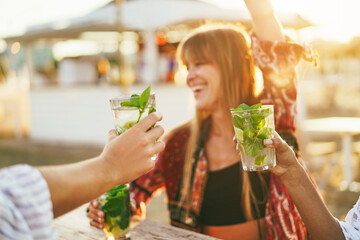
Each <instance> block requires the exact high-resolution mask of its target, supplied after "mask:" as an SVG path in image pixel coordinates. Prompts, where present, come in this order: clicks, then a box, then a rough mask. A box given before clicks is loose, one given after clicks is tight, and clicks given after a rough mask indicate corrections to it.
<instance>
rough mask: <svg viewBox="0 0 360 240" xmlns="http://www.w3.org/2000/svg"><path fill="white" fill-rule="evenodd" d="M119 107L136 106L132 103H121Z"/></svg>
mask: <svg viewBox="0 0 360 240" xmlns="http://www.w3.org/2000/svg"><path fill="white" fill-rule="evenodd" d="M120 105H121V106H122V107H138V105H137V104H135V103H132V102H122V103H120Z"/></svg>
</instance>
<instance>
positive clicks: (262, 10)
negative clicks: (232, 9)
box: [244, 0, 284, 41]
mask: <svg viewBox="0 0 360 240" xmlns="http://www.w3.org/2000/svg"><path fill="white" fill-rule="evenodd" d="M244 1H245V4H246V6H247V8H248V10H249V12H250V14H251V17H252V20H253V27H254V31H255V34H256V36H257V38H259V39H261V40H270V41H275V40H284V34H283V29H282V26H281V24H280V23H279V21H278V20H277V18H276V16H275V15H274V9H273V7H272V5H271V2H270V0H244Z"/></svg>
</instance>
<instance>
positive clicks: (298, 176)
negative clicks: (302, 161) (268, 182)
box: [281, 165, 345, 240]
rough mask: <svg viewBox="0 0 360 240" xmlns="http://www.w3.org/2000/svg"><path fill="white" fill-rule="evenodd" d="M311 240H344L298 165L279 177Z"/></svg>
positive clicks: (338, 227)
mask: <svg viewBox="0 0 360 240" xmlns="http://www.w3.org/2000/svg"><path fill="white" fill-rule="evenodd" d="M281 180H282V182H283V183H284V184H285V186H286V188H287V190H288V192H289V194H290V196H291V198H292V200H293V201H294V203H295V206H296V208H297V209H298V211H299V213H300V215H301V218H302V219H303V221H304V223H305V226H306V227H307V229H308V231H309V233H310V236H311V238H312V239H319V240H321V239H326V240H332V239H334V240H338V239H345V237H344V235H343V233H342V230H341V227H340V225H339V224H338V223H337V221H336V220H335V219H334V217H333V216H332V215H331V213H330V212H329V210H328V209H327V207H326V205H325V204H324V202H323V201H322V199H321V197H320V195H319V193H318V192H317V190H316V189H315V187H314V186H313V184H312V182H311V181H310V179H309V177H308V175H307V174H306V172H305V170H304V169H303V168H302V167H301V166H300V165H298V166H297V168H296V169H295V168H294V169H291V170H289V172H287V173H286V174H284V176H282V177H281Z"/></svg>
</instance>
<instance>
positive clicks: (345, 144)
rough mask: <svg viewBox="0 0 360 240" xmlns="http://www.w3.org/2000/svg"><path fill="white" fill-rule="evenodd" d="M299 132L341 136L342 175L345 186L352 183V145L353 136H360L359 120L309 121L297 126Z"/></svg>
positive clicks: (347, 118)
mask: <svg viewBox="0 0 360 240" xmlns="http://www.w3.org/2000/svg"><path fill="white" fill-rule="evenodd" d="M299 128H300V130H302V131H304V132H310V133H317V134H334V133H335V134H339V135H340V136H341V151H342V155H343V159H344V166H343V175H344V178H345V185H346V187H349V185H350V184H351V183H352V181H353V173H352V162H351V155H352V145H353V135H356V134H360V118H355V117H330V118H318V119H309V120H305V121H303V122H301V123H300V124H299Z"/></svg>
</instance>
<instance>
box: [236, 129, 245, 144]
mask: <svg viewBox="0 0 360 240" xmlns="http://www.w3.org/2000/svg"><path fill="white" fill-rule="evenodd" d="M235 136H236V138H237V140H238V141H239V143H242V142H243V141H244V134H243V131H242V130H241V129H240V128H235Z"/></svg>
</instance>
